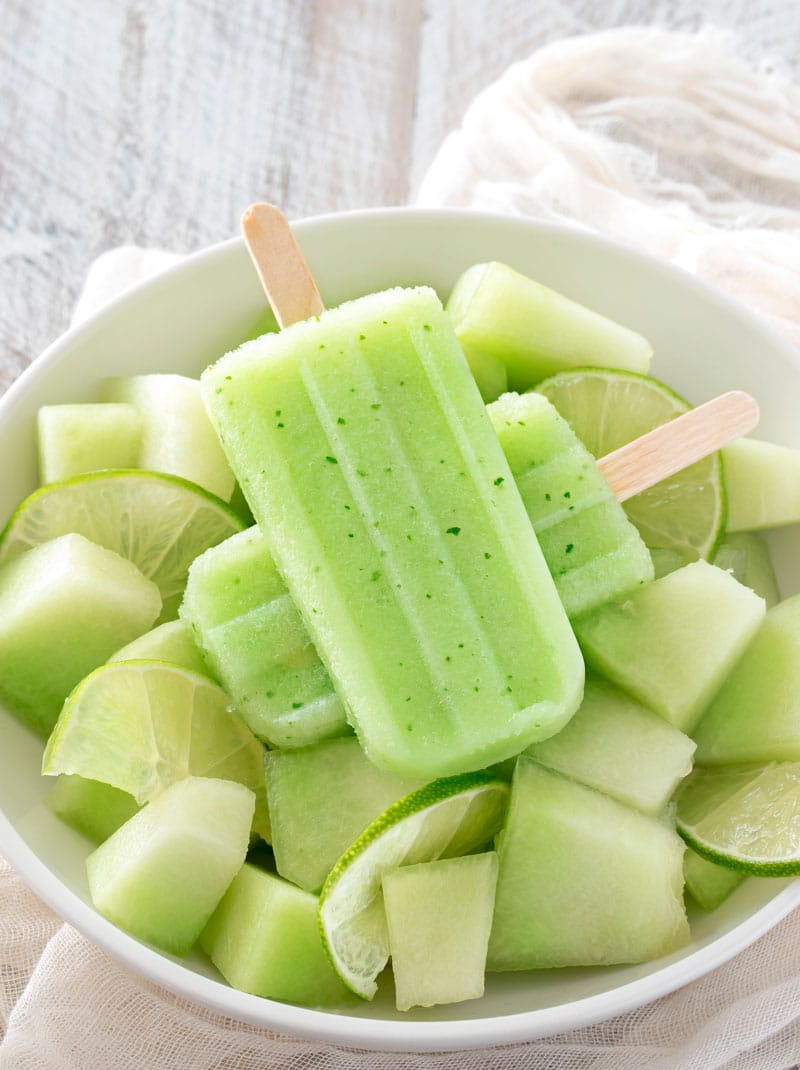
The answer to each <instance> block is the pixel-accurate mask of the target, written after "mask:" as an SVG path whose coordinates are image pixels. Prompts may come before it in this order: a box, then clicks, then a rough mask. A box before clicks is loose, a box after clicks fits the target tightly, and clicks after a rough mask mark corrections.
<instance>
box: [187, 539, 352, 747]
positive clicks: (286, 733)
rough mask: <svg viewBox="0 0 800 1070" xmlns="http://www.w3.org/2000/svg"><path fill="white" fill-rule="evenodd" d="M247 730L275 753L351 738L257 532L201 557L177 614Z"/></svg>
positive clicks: (337, 704) (289, 597) (285, 589)
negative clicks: (276, 749) (345, 736)
mask: <svg viewBox="0 0 800 1070" xmlns="http://www.w3.org/2000/svg"><path fill="white" fill-rule="evenodd" d="M180 615H181V618H182V619H183V620H184V621H185V622H186V623H187V624H188V625H189V626H190V627H191V630H192V634H193V636H194V639H195V641H196V643H197V645H198V646H199V647H200V649H201V650H202V652H203V655H204V658H205V660H206V661H207V662H208V664H209V665H210V666H211V668H212V670H213V672H214V674H215V675H216V676H217V678H218V679H219V680H220V681H222V683H223V686H224V687H225V689H226V690H227V692H228V693H229V694H230V696H231V698H232V699H233V700H234V703H235V704H236V707H237V709H238V710H239V713H240V714H241V716H242V718H243V719H244V720H245V721H246V722H247V724H248V725H249V727H250V728H251V730H252V731H253V732H254V733H255V734H256V735H258V736H259V737H260V738H261V739H265V740H267V741H268V742H269V743H270V744H271V745H272V746H275V747H303V746H307V745H309V744H312V743H315V742H317V741H318V740H320V739H325V738H327V737H329V736H338V735H342V734H343V733H347V732H349V731H350V729H349V728H348V725H347V721H346V719H345V713H344V709H343V707H342V704H341V702H340V700H339V698H338V696H337V695H336V693H335V691H334V689H333V684H332V683H331V679H330V677H329V675H328V673H327V670H326V669H325V667H324V665H323V664H322V662H321V661H320V659H319V656H318V655H317V652H316V650H315V649H314V646H313V645H312V643H311V639H310V638H309V635H308V632H307V630H306V628H305V626H304V625H303V622H302V620H301V618H300V615H299V613H298V611H297V608H296V606H295V604H294V602H293V600H292V598H291V596H290V595H289V592H288V590H287V588H286V584H285V583H284V582H283V580H282V579H281V577H280V574H279V573H278V570H277V568H276V566H275V562H274V560H273V559H272V556H271V554H270V552H269V550H268V548H267V545H266V543H265V541H264V539H263V537H262V536H261V534H260V533H259V531H258V529H257V528H249V529H247V530H246V531H243V532H241V533H239V534H237V535H235V536H233V537H232V538H230V539H226V540H225V541H224V542H222V543H219V544H218V545H217V546H215V547H212V548H211V550H208V551H206V552H205V553H204V554H201V556H200V557H198V558H197V559H196V560H195V561H194V563H193V564H192V566H191V568H190V569H189V579H188V581H187V585H186V590H185V592H184V597H183V603H182V605H181V608H180Z"/></svg>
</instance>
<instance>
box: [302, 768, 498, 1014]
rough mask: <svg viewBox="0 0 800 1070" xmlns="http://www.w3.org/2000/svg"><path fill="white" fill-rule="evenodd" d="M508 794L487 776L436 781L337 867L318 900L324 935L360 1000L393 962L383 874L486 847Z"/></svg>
mask: <svg viewBox="0 0 800 1070" xmlns="http://www.w3.org/2000/svg"><path fill="white" fill-rule="evenodd" d="M508 790H509V789H508V784H507V783H506V782H505V781H502V780H498V779H497V778H496V777H493V776H490V775H489V774H487V773H465V774H462V775H460V776H453V777H444V778H442V779H440V780H434V781H433V782H432V783H430V784H427V785H426V786H425V787H424V788H420V789H419V790H418V791H414V792H412V793H411V794H410V795H406V796H405V798H403V799H399V800H398V801H397V802H396V803H392V805H391V806H390V807H389V808H388V809H387V810H384V812H383V813H382V814H381V815H380V817H377V818H376V819H375V820H374V821H373V822H372V824H370V825H368V826H367V828H366V829H365V830H364V831H363V832H362V833H361V835H360V836H359V837H358V839H357V840H356V841H355V842H354V843H353V844H352V846H351V847H350V848H349V849H348V850H347V851H346V852H345V853H344V854H343V855H342V857H341V858H340V859H339V861H338V862H337V863H336V865H335V866H334V868H333V869H332V870H331V873H330V874H329V876H328V879H327V880H326V881H325V884H324V885H323V887H322V892H321V893H320V899H319V924H320V932H321V933H322V941H323V944H324V945H325V948H326V950H327V952H328V955H329V957H330V960H331V962H332V963H333V967H334V969H335V970H336V972H337V973H338V974H339V976H340V977H341V978H342V980H343V981H344V983H345V984H346V985H347V987H348V988H349V989H351V990H352V991H353V992H355V993H356V995H358V996H361V997H362V998H364V999H372V997H373V996H374V995H375V992H376V991H377V985H376V983H375V979H376V977H377V976H378V974H379V973H380V972H381V970H382V969H383V967H384V966H385V965H386V963H387V961H388V959H389V937H388V931H387V926H386V915H385V912H384V908H383V900H382V897H381V894H380V893H381V878H382V876H383V874H384V873H385V872H386V871H387V870H389V869H393V868H394V867H396V866H403V865H411V864H413V863H416V862H432V861H434V860H435V859H437V858H449V857H454V856H455V855H462V854H468V853H469V852H470V851H473V850H474V849H475V848H477V847H481V846H483V845H484V844H486V843H488V842H489V841H490V840H491V839H492V837H493V836H494V835H495V833H496V832H498V831H499V829H500V826H501V824H502V821H503V817H504V815H505V809H506V803H507V799H508Z"/></svg>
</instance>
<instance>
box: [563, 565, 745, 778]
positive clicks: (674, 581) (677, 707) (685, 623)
mask: <svg viewBox="0 0 800 1070" xmlns="http://www.w3.org/2000/svg"><path fill="white" fill-rule="evenodd" d="M764 612H765V607H764V601H763V599H761V598H759V597H758V596H757V595H756V594H754V592H753V591H751V590H750V589H749V588H748V587H744V586H743V585H742V584H740V583H739V582H738V581H737V580H735V579H734V578H733V577H732V576H730V575H729V574H728V573H727V572H725V571H723V570H722V569H720V568H716V567H715V566H714V565H709V564H708V563H707V562H706V561H694V562H692V563H691V564H689V565H685V566H684V567H683V568H680V569H677V570H676V571H675V572H670V573H668V574H667V575H666V576H662V577H661V578H660V579H658V580H654V581H653V582H652V583H650V584H646V585H645V586H644V587H641V588H639V589H638V590H637V591H634V592H632V593H631V594H629V595H628V596H627V598H625V599H623V600H621V601H618V602H611V603H608V604H607V605H605V606H601V607H600V608H599V609H597V610H595V611H594V612H592V613H587V614H585V615H584V616H582V617H579V618H577V619H576V620H575V621H574V622H573V623H574V627H575V633H576V635H577V636H578V641H579V642H580V644H581V648H582V649H583V652H584V655H585V657H586V660H587V663H588V664H589V665H591V667H592V668H594V669H595V670H596V671H597V672H599V673H601V674H602V675H604V676H606V677H607V678H608V679H610V680H611V681H612V682H613V683H615V684H616V685H617V686H618V687H621V688H622V689H623V691H627V692H628V694H630V695H632V696H633V697H634V698H636V699H638V700H639V701H640V702H642V703H643V704H644V705H645V706H648V707H649V708H650V709H652V710H654V711H655V712H656V713H658V714H660V716H662V717H664V718H665V719H666V720H667V721H669V722H670V723H671V724H673V725H674V726H675V727H676V728H679V729H680V730H681V731H682V732H687V733H691V732H692V729H693V728H694V727H695V725H696V724H697V721H698V720H699V718H700V716H701V714H702V713H703V710H704V709H705V708H706V706H707V705H708V703H709V701H710V700H711V699H712V697H713V696H714V694H715V693H716V691H717V690H718V689H719V687H720V686H721V684H722V682H723V681H724V679H725V677H726V676H727V674H728V673H729V672H730V670H731V669H732V668H733V666H734V665H735V664H736V661H737V660H738V659H739V657H740V656H741V655H742V653H743V652H744V650H745V648H746V646H747V644H748V643H749V641H750V640H751V639H752V637H753V635H754V634H755V632H756V630H757V629H758V626H759V624H760V623H761V621H762V620H763V617H764ZM699 760H700V758H699V756H698V761H699Z"/></svg>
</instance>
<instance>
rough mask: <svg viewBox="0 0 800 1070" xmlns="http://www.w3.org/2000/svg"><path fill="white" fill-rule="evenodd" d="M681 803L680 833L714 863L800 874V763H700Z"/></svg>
mask: <svg viewBox="0 0 800 1070" xmlns="http://www.w3.org/2000/svg"><path fill="white" fill-rule="evenodd" d="M677 806H678V814H677V829H678V832H679V833H680V835H681V836H682V837H683V839H684V840H685V841H686V842H687V843H688V844H689V846H690V847H692V848H693V849H694V850H695V851H696V852H697V854H699V855H701V856H702V857H703V858H706V859H708V860H709V861H710V862H716V863H717V864H718V865H721V866H727V867H728V868H729V869H735V870H738V871H739V872H741V873H748V874H752V875H754V876H759V877H788V876H795V875H797V874H800V822H799V821H798V814H800V762H769V763H767V764H765V765H751V766H739V767H724V768H721V769H704V768H702V767H697V768H696V769H695V770H694V772H693V773H692V774H691V775H690V776H689V777H688V778H687V780H686V781H685V782H684V784H683V785H682V787H681V789H680V791H679V793H678V796H677Z"/></svg>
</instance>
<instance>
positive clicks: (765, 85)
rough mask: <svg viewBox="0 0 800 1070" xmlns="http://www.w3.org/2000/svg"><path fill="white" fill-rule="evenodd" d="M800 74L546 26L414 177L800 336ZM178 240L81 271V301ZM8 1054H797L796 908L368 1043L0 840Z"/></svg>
mask: <svg viewBox="0 0 800 1070" xmlns="http://www.w3.org/2000/svg"><path fill="white" fill-rule="evenodd" d="M798 180H800V89H798V87H796V86H791V85H789V84H787V83H786V82H785V81H783V80H781V79H780V78H779V77H778V76H776V75H775V74H772V73H769V72H766V71H762V72H758V71H755V70H752V69H750V68H748V67H746V66H745V65H743V64H742V63H741V62H740V61H738V60H737V59H736V58H735V57H734V55H733V54H732V53H731V51H730V50H729V42H728V40H727V39H726V38H724V37H720V36H718V35H715V34H711V33H708V34H700V35H696V36H692V35H681V34H668V33H664V32H658V31H653V30H640V29H623V30H618V31H611V32H608V33H604V34H598V35H593V36H586V37H581V38H576V39H574V40H567V41H562V42H558V43H556V44H553V45H551V46H549V47H547V48H544V49H542V50H541V51H540V52H538V53H537V54H536V55H534V56H533V57H532V58H531V59H530V60H529V61H527V62H525V63H521V64H519V65H517V66H515V67H514V68H512V69H511V70H509V72H508V73H507V74H506V75H505V76H504V77H503V78H502V79H501V80H500V81H499V82H498V83H496V84H495V85H493V86H491V87H490V88H488V89H487V90H486V91H485V92H484V93H483V94H481V96H480V97H479V98H477V99H476V101H475V102H474V104H473V105H472V106H471V107H470V109H469V111H468V112H467V114H466V116H465V118H464V122H463V125H462V127H461V129H460V130H458V131H457V132H456V133H454V134H452V135H451V137H450V138H448V140H447V141H446V142H445V144H444V145H443V146H442V149H441V151H440V153H439V154H438V156H437V157H436V159H435V161H434V162H433V165H432V166H431V168H430V171H429V173H428V175H427V176H426V178H425V180H424V181H423V183H422V186H421V188H420V190H419V200H420V202H421V203H423V204H428V205H439V204H448V205H459V206H463V205H468V206H474V207H480V208H485V209H495V210H500V211H505V212H509V211H510V212H514V213H518V214H521V215H535V216H537V217H540V218H550V219H560V220H567V221H570V222H572V223H574V224H576V225H580V226H584V227H589V228H591V229H594V230H597V231H601V232H603V233H605V234H609V235H611V236H613V237H615V238H618V239H620V240H622V241H626V242H629V243H631V244H634V245H636V246H638V247H640V248H644V249H648V250H650V251H651V252H654V253H656V254H658V255H660V256H664V257H667V258H669V259H671V260H673V261H675V262H677V263H679V264H682V265H683V266H684V267H688V268H690V269H691V270H694V271H696V272H698V273H699V274H702V275H703V276H704V277H705V278H707V279H709V280H710V281H712V282H713V283H715V284H716V285H718V286H719V287H720V288H722V289H724V290H727V291H728V293H730V294H732V295H734V296H735V297H738V298H739V299H740V300H742V301H743V302H744V303H746V304H749V305H750V306H751V307H752V308H754V309H757V310H759V311H761V312H763V313H764V314H766V315H767V316H769V317H771V318H772V319H773V320H774V322H775V323H776V324H777V325H778V326H779V327H780V329H782V330H784V331H785V332H787V333H788V334H789V336H790V337H792V338H794V339H795V340H796V341H800V211H798V209H799V208H800V195H799V191H798ZM173 260H174V257H173V255H172V254H161V253H159V252H155V251H149V250H147V251H145V250H138V249H135V248H130V247H129V248H126V249H122V250H113V251H111V252H110V253H109V254H107V255H106V256H105V257H104V258H101V260H100V261H98V262H97V263H96V264H95V265H94V267H93V270H92V271H91V272H90V276H89V278H88V279H87V286H86V289H85V291H84V294H83V296H82V298H81V302H80V305H79V308H78V309H76V319H79V318H83V317H84V316H85V315H87V314H90V313H91V311H93V310H94V309H95V308H96V307H97V306H98V304H100V303H102V302H103V301H105V300H107V299H108V298H109V297H111V296H113V295H114V294H115V293H116V292H118V291H119V290H120V289H122V288H124V287H126V286H127V285H130V284H133V283H135V282H138V281H140V280H141V279H142V278H143V277H145V276H146V275H149V274H151V273H153V272H154V271H157V270H159V269H160V268H162V267H165V266H169V265H170V264H171V263H172V262H173ZM0 977H1V978H2V1002H1V1003H0V1008H2V1021H0V1026H1V1027H2V1029H3V1039H2V1042H0V1070H100V1068H105V1067H107V1066H111V1065H113V1066H114V1067H115V1070H178V1068H180V1070H184V1068H188V1067H191V1068H192V1070H273V1068H276V1070H277V1068H279V1067H280V1068H287V1070H288V1068H296V1070H300V1068H303V1070H306V1068H314V1070H401V1068H402V1070H716V1068H722V1067H724V1068H725V1070H790V1068H795V1070H796V1067H797V1064H798V1063H800V913H795V914H793V915H790V916H789V917H788V918H786V919H784V920H783V921H782V922H781V923H780V924H779V925H777V926H776V927H775V928H774V929H773V930H772V931H771V932H769V933H768V934H767V935H765V936H763V937H762V938H761V939H760V940H759V941H757V942H756V943H755V944H753V945H752V946H751V947H749V948H748V949H746V950H745V951H743V952H742V953H740V954H739V955H738V956H737V957H736V958H734V959H733V960H732V961H730V962H729V963H727V964H726V965H724V966H721V967H719V968H718V969H717V970H715V971H713V972H712V973H711V974H709V975H708V976H707V977H704V978H701V979H699V980H698V981H695V982H694V983H692V984H689V985H687V986H685V987H684V988H682V989H680V990H679V991H677V992H675V993H673V994H672V995H670V996H666V997H664V998H662V999H660V1000H657V1001H656V1002H654V1003H651V1004H650V1005H648V1006H645V1007H642V1008H639V1009H637V1010H633V1011H631V1012H629V1013H628V1014H626V1015H624V1016H621V1017H619V1018H615V1019H613V1020H611V1021H608V1022H603V1023H600V1024H598V1025H595V1026H591V1027H587V1028H584V1029H580V1030H575V1031H573V1032H570V1033H566V1034H561V1035H558V1036H553V1037H549V1038H546V1039H542V1040H538V1041H533V1042H531V1043H529V1044H523V1045H515V1046H508V1047H501V1048H495V1049H492V1050H488V1051H464V1052H458V1053H430V1054H427V1055H412V1054H405V1055H404V1054H388V1053H375V1052H359V1051H353V1050H349V1049H341V1048H333V1047H329V1046H326V1045H324V1044H321V1043H318V1042H310V1041H304V1040H301V1039H298V1038H292V1037H283V1036H278V1035H275V1034H273V1033H270V1032H268V1031H266V1030H258V1029H254V1028H253V1027H251V1026H247V1025H243V1024H241V1023H238V1022H235V1021H232V1020H230V1019H227V1018H223V1017H221V1016H219V1015H215V1014H212V1013H210V1012H208V1011H206V1010H204V1009H202V1008H200V1007H197V1006H194V1005H192V1004H189V1003H187V1002H186V1001H184V1000H181V999H178V998H177V997H175V996H173V995H171V994H170V993H168V992H165V991H163V990H161V989H159V988H158V987H156V986H155V985H153V984H150V983H149V982H146V981H144V980H142V979H141V978H140V977H138V976H136V975H134V974H132V973H130V972H129V971H128V970H126V969H125V968H124V967H122V966H120V965H119V964H118V963H116V962H115V961H114V960H112V959H110V958H109V957H108V956H107V955H105V954H104V953H103V952H101V951H100V950H98V949H97V948H96V947H94V946H93V945H92V944H91V943H90V942H89V941H87V940H85V939H84V938H83V937H82V936H80V935H79V934H78V933H76V932H75V931H74V930H73V929H71V928H70V927H69V926H67V925H63V924H61V923H60V921H59V919H58V918H57V917H56V916H55V915H54V914H53V913H52V912H51V911H49V910H48V909H47V908H46V907H45V906H43V905H42V904H41V903H40V902H39V901H38V900H37V899H36V898H35V896H33V895H32V894H31V893H30V892H28V891H27V889H26V888H25V886H24V885H23V883H22V881H21V880H20V879H19V878H18V877H17V876H16V875H15V874H14V873H13V871H12V870H11V869H10V867H8V866H7V865H6V864H5V863H4V862H2V860H0Z"/></svg>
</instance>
